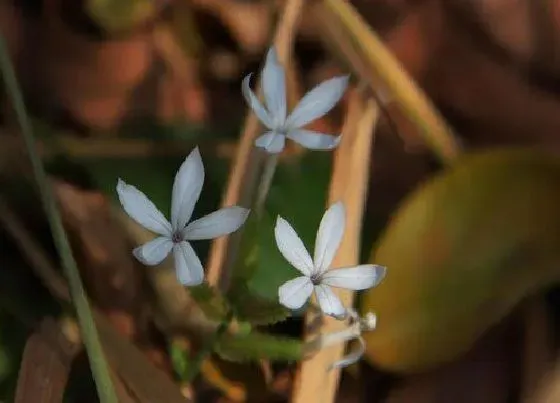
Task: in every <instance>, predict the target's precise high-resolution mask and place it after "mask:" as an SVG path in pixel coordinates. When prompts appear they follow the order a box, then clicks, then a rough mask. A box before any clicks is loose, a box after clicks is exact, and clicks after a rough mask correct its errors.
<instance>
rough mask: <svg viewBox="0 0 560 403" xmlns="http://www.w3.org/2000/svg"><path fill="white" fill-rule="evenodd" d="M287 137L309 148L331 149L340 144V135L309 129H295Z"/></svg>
mask: <svg viewBox="0 0 560 403" xmlns="http://www.w3.org/2000/svg"><path fill="white" fill-rule="evenodd" d="M287 137H288V138H289V139H291V140H293V141H295V142H296V143H298V144H301V145H302V146H304V147H305V148H309V149H311V150H332V149H334V148H336V147H337V146H338V145H339V144H340V137H341V136H331V135H330V134H324V133H319V132H314V131H311V130H303V129H295V130H292V131H290V132H288V135H287Z"/></svg>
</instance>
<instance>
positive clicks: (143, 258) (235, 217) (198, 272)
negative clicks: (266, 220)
mask: <svg viewBox="0 0 560 403" xmlns="http://www.w3.org/2000/svg"><path fill="white" fill-rule="evenodd" d="M203 183H204V166H203V165H202V159H201V158H200V152H199V150H198V147H197V148H195V149H194V150H193V151H192V152H191V153H190V154H189V156H188V157H187V158H186V159H185V161H184V162H183V164H182V165H181V167H180V168H179V171H177V175H176V176H175V182H174V183H173V193H172V199H171V222H169V221H167V219H166V218H165V216H164V215H163V214H162V213H161V212H160V211H159V210H158V209H157V208H156V206H155V205H154V204H153V203H152V202H151V201H150V200H149V199H148V198H147V197H146V195H145V194H144V193H142V192H141V191H139V190H138V189H136V188H135V187H134V186H132V185H128V184H126V183H125V182H124V181H123V180H121V179H120V178H119V180H118V184H117V193H118V194H119V200H120V202H121V204H122V206H123V208H124V210H125V211H126V212H127V214H128V215H129V216H130V217H131V218H132V219H133V220H134V221H136V222H137V223H138V224H140V225H142V226H143V227H145V228H147V229H149V230H150V231H152V232H155V233H156V234H159V235H160V236H159V237H157V238H155V239H154V240H152V241H150V242H148V243H145V244H144V245H142V246H140V247H138V248H136V249H134V251H133V254H134V256H135V257H136V258H137V259H138V260H139V261H140V262H142V263H144V264H146V265H150V266H153V265H157V264H159V263H161V262H162V261H163V260H164V259H165V258H166V257H167V255H169V253H170V252H173V258H174V260H175V270H176V271H177V278H178V279H179V282H180V283H181V284H183V285H191V286H192V285H198V284H200V283H202V281H203V280H204V271H203V269H202V264H201V263H200V259H199V258H198V256H197V255H196V253H195V251H194V249H193V248H192V246H191V245H190V244H189V242H188V241H195V240H200V239H212V238H217V237H219V236H222V235H227V234H229V233H232V232H234V231H236V230H237V229H238V228H239V227H241V225H243V223H244V222H245V220H246V219H247V216H248V214H249V210H247V209H245V208H242V207H238V206H232V207H226V208H223V209H221V210H218V211H215V212H213V213H211V214H208V215H207V216H204V217H202V218H199V219H198V220H195V221H192V222H189V221H190V219H191V216H192V213H193V210H194V206H195V204H196V202H197V201H198V198H199V196H200V191H201V190H202V184H203ZM187 224H188V225H187Z"/></svg>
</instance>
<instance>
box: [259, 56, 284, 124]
mask: <svg viewBox="0 0 560 403" xmlns="http://www.w3.org/2000/svg"><path fill="white" fill-rule="evenodd" d="M262 75H263V78H262V83H263V92H264V99H265V101H266V107H267V109H268V111H269V112H270V117H271V118H272V120H273V121H274V122H273V123H277V124H283V123H284V121H285V120H286V77H285V73H284V67H282V65H280V63H279V62H278V58H277V55H276V51H275V49H274V48H273V47H272V48H270V50H269V51H268V54H267V55H266V62H265V65H264V68H263V72H262Z"/></svg>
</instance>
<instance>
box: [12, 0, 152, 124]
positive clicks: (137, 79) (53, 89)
mask: <svg viewBox="0 0 560 403" xmlns="http://www.w3.org/2000/svg"><path fill="white" fill-rule="evenodd" d="M65 9H66V7H62V4H61V0H47V1H45V2H44V4H43V13H42V15H41V18H40V20H39V21H37V20H35V19H26V20H25V23H26V25H27V26H26V28H27V31H28V33H29V35H28V36H27V38H26V39H27V40H26V41H25V42H24V43H23V46H25V49H26V54H24V55H22V59H21V60H20V65H21V66H22V68H25V70H26V72H27V73H28V74H26V75H25V76H24V78H25V80H24V82H23V84H24V87H25V88H28V89H31V90H33V91H35V92H34V95H37V97H36V100H37V101H40V102H41V107H42V108H43V110H46V111H49V110H53V109H54V110H56V109H57V108H64V109H65V110H67V111H68V112H69V113H70V115H72V116H73V117H74V118H75V119H76V120H78V121H79V122H80V123H82V124H85V125H88V126H93V127H99V128H110V127H113V126H114V125H115V124H116V123H118V122H119V121H120V119H122V117H123V116H124V115H125V113H126V112H127V111H128V109H129V98H130V96H131V92H132V90H133V89H134V88H136V87H137V86H138V85H139V84H140V83H141V82H142V80H144V79H145V77H146V76H147V74H148V71H149V69H150V67H151V65H152V62H153V56H154V52H153V46H152V44H151V40H150V37H151V33H150V32H149V30H148V31H146V30H144V31H145V32H135V33H131V34H130V35H129V36H128V37H125V38H119V39H112V40H98V39H95V38H94V37H93V36H92V35H91V34H87V33H86V32H85V30H83V31H84V32H78V30H77V29H76V27H74V26H70V24H69V21H71V18H70V17H67V18H66V19H64V18H63V16H62V15H63V13H62V11H63V10H65ZM68 12H71V11H70V10H69V9H68ZM73 17H74V20H76V18H77V16H73ZM74 22H75V21H74ZM77 25H79V24H77Z"/></svg>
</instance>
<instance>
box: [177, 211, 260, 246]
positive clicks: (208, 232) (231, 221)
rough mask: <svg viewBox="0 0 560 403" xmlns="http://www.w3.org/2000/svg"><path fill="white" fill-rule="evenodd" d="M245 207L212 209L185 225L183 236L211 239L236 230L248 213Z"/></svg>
mask: <svg viewBox="0 0 560 403" xmlns="http://www.w3.org/2000/svg"><path fill="white" fill-rule="evenodd" d="M249 211H250V210H248V209H246V208H243V207H239V206H232V207H226V208H223V209H220V210H218V211H214V212H213V213H210V214H208V215H206V216H204V217H202V218H199V219H198V220H196V221H193V222H191V223H190V224H189V225H187V228H185V229H184V230H183V236H184V238H185V240H187V241H195V240H199V239H213V238H217V237H220V236H223V235H227V234H231V233H232V232H234V231H237V230H238V229H239V227H241V226H242V225H243V223H244V222H245V220H247V217H248V215H249Z"/></svg>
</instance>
